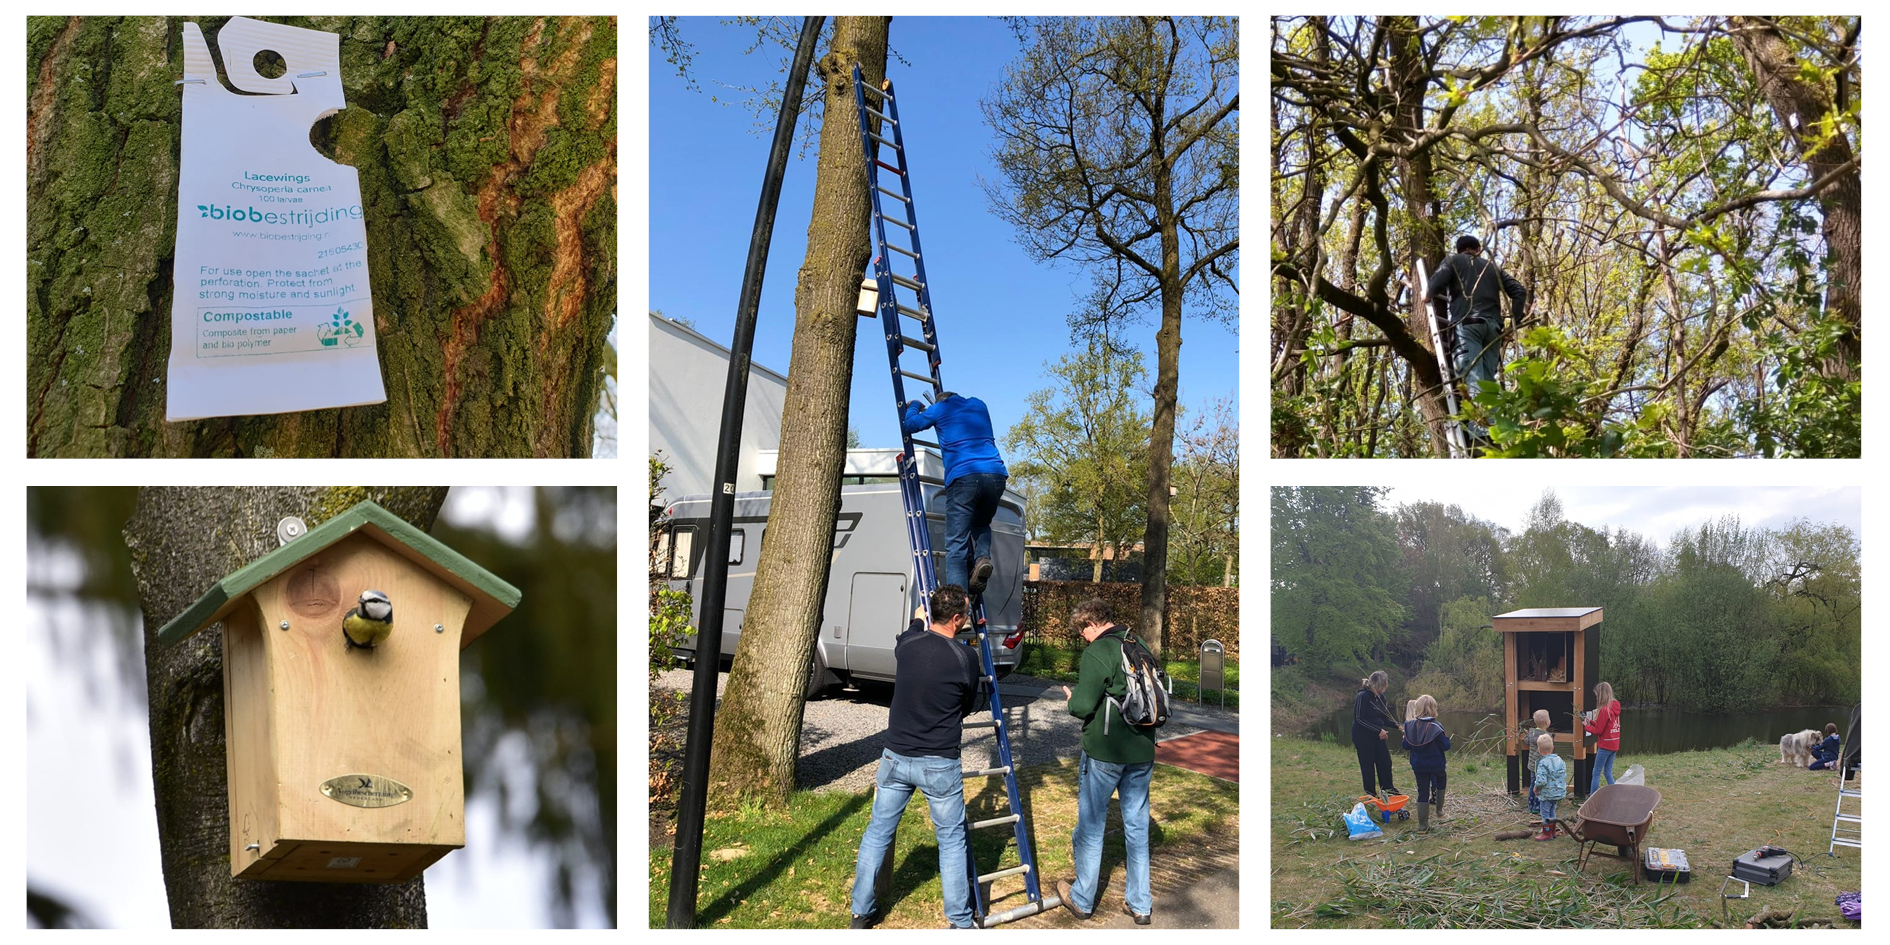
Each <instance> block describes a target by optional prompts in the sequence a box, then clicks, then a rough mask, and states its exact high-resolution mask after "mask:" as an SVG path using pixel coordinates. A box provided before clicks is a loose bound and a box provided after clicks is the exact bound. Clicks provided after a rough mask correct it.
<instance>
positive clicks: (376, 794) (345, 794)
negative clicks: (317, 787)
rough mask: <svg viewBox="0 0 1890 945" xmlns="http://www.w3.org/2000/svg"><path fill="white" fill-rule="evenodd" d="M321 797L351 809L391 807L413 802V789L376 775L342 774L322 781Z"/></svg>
mask: <svg viewBox="0 0 1890 945" xmlns="http://www.w3.org/2000/svg"><path fill="white" fill-rule="evenodd" d="M322 796H323V797H326V798H329V799H331V800H337V801H340V802H341V803H343V804H348V805H350V806H353V807H392V806H394V805H395V804H405V803H407V802H408V801H411V800H413V789H412V788H410V787H408V786H406V785H405V784H402V783H400V782H399V781H396V780H394V779H392V778H383V777H381V776H380V775H376V774H344V775H342V776H341V777H339V778H329V779H328V780H326V781H323V782H322Z"/></svg>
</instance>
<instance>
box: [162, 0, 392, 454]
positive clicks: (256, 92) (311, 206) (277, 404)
mask: <svg viewBox="0 0 1890 945" xmlns="http://www.w3.org/2000/svg"><path fill="white" fill-rule="evenodd" d="M217 45H218V48H219V50H220V51H221V53H222V58H223V67H224V71H225V72H226V73H227V74H228V76H229V80H230V84H231V85H232V86H234V87H235V88H236V89H237V90H238V91H235V92H233V91H231V90H230V89H227V88H224V86H223V83H222V81H221V80H219V79H218V78H217V72H216V66H215V64H214V63H213V62H212V61H211V59H210V50H209V47H208V46H206V45H205V44H204V39H203V32H202V30H200V29H199V28H198V27H197V24H195V23H185V24H184V81H183V84H182V88H183V92H184V134H183V168H182V171H181V172H180V173H179V175H178V200H177V256H176V267H175V269H174V273H175V278H174V280H173V285H174V286H175V290H174V293H173V295H172V298H171V361H170V385H169V396H168V399H167V400H166V403H165V411H164V413H165V419H167V420H173V421H175V420H195V419H199V418H203V417H231V416H244V415H248V414H265V413H287V412H290V411H296V410H318V409H321V408H324V407H349V406H355V405H358V404H377V403H381V402H383V401H385V400H386V399H387V392H386V389H385V388H384V387H383V386H382V384H381V366H380V359H379V357H378V356H377V355H376V354H375V344H374V304H373V296H372V294H371V293H370V292H369V291H368V267H367V226H366V224H365V223H364V222H363V213H362V207H361V185H360V178H359V177H358V176H357V175H356V173H355V170H354V168H352V167H348V166H346V165H343V164H336V163H335V162H333V161H330V160H328V159H327V158H326V157H323V156H322V154H321V153H320V152H318V151H316V150H315V148H314V147H313V146H312V145H311V144H310V143H309V130H310V128H311V127H312V126H313V125H314V124H315V122H317V121H320V120H321V119H322V118H325V117H327V116H329V115H332V114H334V113H335V112H336V111H339V110H340V109H342V108H344V107H346V106H345V103H344V102H343V101H342V92H341V37H340V36H338V35H336V34H334V33H324V32H321V31H319V30H305V29H297V28H295V27H292V26H281V25H279V24H275V23H264V22H262V21H259V20H251V19H246V18H244V17H235V18H233V19H231V20H230V21H229V22H228V23H227V24H225V25H224V27H223V30H222V31H221V32H220V33H219V34H218V35H217ZM264 50H273V51H274V52H276V53H277V54H278V55H280V56H281V57H282V59H283V60H284V61H285V62H287V63H288V70H287V71H286V72H284V73H283V74H282V75H281V76H279V77H277V78H273V79H271V78H265V77H263V76H262V75H261V74H259V73H258V72H257V71H256V66H255V59H256V55H257V53H259V52H262V51H264ZM239 92H242V93H253V94H239Z"/></svg>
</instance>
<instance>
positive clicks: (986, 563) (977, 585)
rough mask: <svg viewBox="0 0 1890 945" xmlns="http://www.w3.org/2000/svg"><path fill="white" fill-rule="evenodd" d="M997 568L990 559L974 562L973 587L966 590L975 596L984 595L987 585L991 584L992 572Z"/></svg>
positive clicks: (972, 572) (972, 567)
mask: <svg viewBox="0 0 1890 945" xmlns="http://www.w3.org/2000/svg"><path fill="white" fill-rule="evenodd" d="M996 567H997V565H995V564H993V563H992V562H991V559H990V558H979V559H978V560H977V561H974V562H972V565H971V586H969V587H967V588H965V589H966V590H968V591H970V592H971V593H972V594H973V595H974V596H975V595H979V594H983V593H984V588H985V585H987V584H990V583H991V572H992V571H993V570H994V569H995V568H996Z"/></svg>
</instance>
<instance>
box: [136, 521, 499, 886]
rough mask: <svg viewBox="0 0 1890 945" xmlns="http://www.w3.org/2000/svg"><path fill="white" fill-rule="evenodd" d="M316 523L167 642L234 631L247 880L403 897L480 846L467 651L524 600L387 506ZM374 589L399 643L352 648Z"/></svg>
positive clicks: (234, 789) (227, 669)
mask: <svg viewBox="0 0 1890 945" xmlns="http://www.w3.org/2000/svg"><path fill="white" fill-rule="evenodd" d="M291 523H293V524H291ZM300 525H301V523H300V521H299V520H295V519H285V520H284V526H285V527H284V528H282V529H279V530H278V531H279V534H280V535H281V537H282V538H283V539H284V543H283V545H282V547H280V548H278V549H276V550H275V551H272V552H270V553H269V554H267V555H264V556H263V557H261V558H259V559H257V560H256V561H254V562H252V563H250V564H249V565H248V566H246V567H244V568H242V569H241V570H239V571H236V572H235V573H233V574H231V575H229V576H227V577H225V578H223V580H221V581H218V582H217V583H216V585H215V586H214V587H211V588H210V590H209V591H208V592H206V593H205V594H204V595H203V597H201V598H199V599H198V600H197V602H196V603H195V604H192V605H191V606H190V607H189V608H188V609H186V610H185V611H184V612H183V613H182V614H180V615H178V617H177V618H176V619H175V620H172V621H171V622H170V623H169V624H166V625H165V627H164V629H163V630H160V631H159V632H158V641H159V642H160V643H162V644H172V643H176V642H177V641H179V640H182V639H184V638H185V637H187V636H189V635H191V634H193V633H195V632H197V631H198V630H200V629H202V628H204V627H206V626H208V625H210V624H212V623H216V622H218V621H222V623H223V723H224V732H225V736H226V740H227V747H228V770H229V791H230V875H232V876H235V877H238V878H242V879H276V880H299V881H303V882H324V883H395V882H403V881H405V880H408V879H412V878H413V877H415V876H417V875H419V873H420V871H421V870H424V869H426V868H427V867H428V866H430V865H432V864H433V863H434V862H435V861H437V860H438V859H439V858H440V857H443V856H445V855H446V854H447V853H448V852H449V851H452V850H455V849H458V848H460V847H463V846H465V845H466V819H465V786H464V783H463V782H462V770H463V769H462V759H461V758H460V738H459V651H460V649H461V648H462V647H464V646H465V645H467V644H468V643H471V642H472V641H473V640H474V639H475V638H476V637H478V636H479V635H480V634H482V633H484V632H486V630H488V629H490V628H491V627H492V625H493V624H494V623H496V622H498V620H499V619H500V618H502V617H504V616H505V615H506V614H509V613H511V612H512V609H513V608H514V607H517V606H518V602H519V597H520V595H519V592H518V589H517V588H514V587H513V586H511V585H510V584H507V583H505V582H504V581H502V580H500V579H499V578H498V577H496V576H494V575H493V574H492V573H491V572H489V571H487V570H485V569H484V568H481V567H479V566H478V565H476V564H474V563H472V562H471V561H469V560H467V559H466V558H465V557H463V556H461V555H460V554H459V553H457V552H455V551H453V549H451V548H448V547H446V546H445V545H443V544H441V543H440V542H438V541H437V540H435V539H434V538H432V537H431V536H429V535H427V534H426V533H425V532H422V531H420V530H419V529H417V528H415V527H413V526H412V525H410V524H408V523H407V522H405V521H403V520H401V519H399V518H397V517H395V516H394V515H392V514H391V513H389V512H388V511H386V510H385V509H382V508H381V507H380V506H378V505H375V504H374V503H372V502H363V503H360V504H359V505H356V506H354V507H353V508H350V509H348V510H347V511H346V512H343V513H341V514H340V515H338V516H336V517H334V518H332V519H330V520H328V521H326V522H323V523H321V524H320V525H317V526H315V527H314V528H313V529H307V530H306V531H307V533H306V534H299V535H298V533H300V532H302V531H303V530H304V529H302V528H301V527H300ZM366 590H376V591H380V592H382V593H384V594H386V596H387V599H388V601H389V603H390V604H391V605H392V608H393V626H392V630H391V631H390V632H389V633H388V634H387V636H386V638H385V639H383V640H381V641H380V642H379V643H378V644H376V645H375V646H373V647H372V648H353V649H351V648H349V647H348V645H347V643H346V642H344V637H343V635H342V629H341V624H342V618H343V617H345V616H347V615H348V613H349V611H350V610H351V609H353V608H354V607H355V605H356V601H357V600H358V599H359V597H360V595H361V593H362V592H363V591H366Z"/></svg>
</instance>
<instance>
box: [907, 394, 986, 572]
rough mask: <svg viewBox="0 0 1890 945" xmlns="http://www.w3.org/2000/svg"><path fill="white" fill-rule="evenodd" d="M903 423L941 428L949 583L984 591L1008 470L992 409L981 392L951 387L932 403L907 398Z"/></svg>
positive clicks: (909, 427) (910, 426)
mask: <svg viewBox="0 0 1890 945" xmlns="http://www.w3.org/2000/svg"><path fill="white" fill-rule="evenodd" d="M904 426H905V430H906V435H907V436H910V435H912V434H914V433H917V432H919V431H920V430H924V429H926V428H928V427H937V428H938V445H939V447H940V448H941V449H942V450H943V451H944V453H945V456H944V459H945V488H944V491H942V492H941V493H939V496H940V498H942V499H944V500H945V575H944V583H946V584H956V585H958V586H959V587H962V588H965V589H967V590H969V591H970V592H971V594H972V596H974V597H975V596H978V595H981V594H983V593H984V587H985V585H986V584H988V583H990V581H991V570H992V564H991V519H992V518H993V517H994V516H996V515H997V509H998V500H999V499H1001V498H1003V497H1004V480H1005V479H1006V477H1007V476H1008V475H1009V471H1008V470H1006V469H1005V468H1004V459H1003V457H1001V456H999V455H998V448H997V437H996V435H995V434H993V433H992V432H991V411H989V410H986V409H985V406H984V401H982V400H979V399H978V398H976V397H960V396H958V395H957V394H954V393H952V392H950V391H946V392H945V393H944V394H943V395H942V396H940V397H939V399H938V403H935V404H933V405H932V406H931V407H929V408H928V407H925V406H924V405H923V404H920V403H919V402H918V401H916V400H913V401H907V402H906V416H905V424H904Z"/></svg>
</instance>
